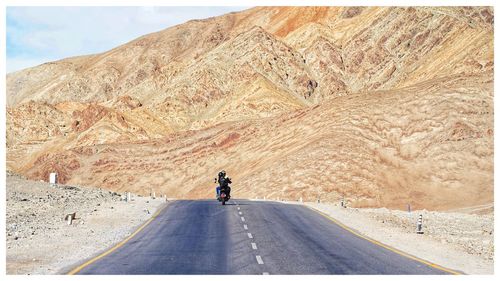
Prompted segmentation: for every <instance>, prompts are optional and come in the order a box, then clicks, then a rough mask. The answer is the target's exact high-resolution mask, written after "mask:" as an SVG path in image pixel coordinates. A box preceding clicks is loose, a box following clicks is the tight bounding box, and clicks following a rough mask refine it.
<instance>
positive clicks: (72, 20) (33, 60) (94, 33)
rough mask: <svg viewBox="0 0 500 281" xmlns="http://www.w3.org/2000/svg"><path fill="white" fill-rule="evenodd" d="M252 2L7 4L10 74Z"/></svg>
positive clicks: (7, 64)
mask: <svg viewBox="0 0 500 281" xmlns="http://www.w3.org/2000/svg"><path fill="white" fill-rule="evenodd" d="M247 8H248V7H228V6H223V7H48V6H47V7H6V35H7V40H6V49H7V50H6V51H7V55H6V58H7V60H6V69H7V73H9V72H13V71H17V70H20V69H24V68H27V67H31V66H36V65H39V64H42V63H45V62H49V61H54V60H59V59H63V58H67V57H71V56H79V55H87V54H95V53H101V52H104V51H107V50H110V49H112V48H114V47H117V46H119V45H121V44H124V43H127V42H129V41H131V40H133V39H135V38H137V37H139V36H141V35H145V34H148V33H151V32H155V31H159V30H162V29H165V28H168V27H170V26H173V25H176V24H180V23H184V22H186V21H188V20H191V19H203V18H208V17H213V16H218V15H222V14H226V13H229V12H234V11H240V10H244V9H247Z"/></svg>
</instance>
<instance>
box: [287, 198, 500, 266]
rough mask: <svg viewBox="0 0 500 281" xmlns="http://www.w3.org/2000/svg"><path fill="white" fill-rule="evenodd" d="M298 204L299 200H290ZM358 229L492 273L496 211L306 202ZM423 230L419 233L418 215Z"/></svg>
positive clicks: (438, 259) (434, 258)
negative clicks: (469, 211)
mask: <svg viewBox="0 0 500 281" xmlns="http://www.w3.org/2000/svg"><path fill="white" fill-rule="evenodd" d="M288 203H293V204H298V203H296V202H288ZM304 204H305V205H306V206H308V207H311V208H313V209H316V210H318V211H321V212H323V213H325V214H327V215H329V216H330V217H332V218H334V219H336V220H338V221H340V222H341V223H343V224H345V225H346V226H348V227H350V228H352V229H354V230H357V231H358V232H359V233H361V234H363V235H365V236H368V237H370V238H373V239H375V240H377V241H380V242H382V243H384V244H386V245H390V246H392V247H394V248H396V249H399V250H402V251H404V252H406V253H409V254H411V255H414V256H416V257H419V258H422V259H424V260H427V261H430V262H433V263H436V264H439V265H441V266H444V267H447V268H450V269H455V270H459V271H462V272H464V273H466V274H493V270H494V268H493V267H494V264H493V257H494V245H493V238H494V231H493V226H494V222H493V213H490V214H482V215H478V214H466V213H453V212H434V211H426V210H415V211H412V212H411V213H408V212H404V211H399V210H389V209H385V208H381V209H358V208H342V207H340V206H339V205H336V204H327V203H304ZM420 214H422V217H423V231H424V234H416V224H417V220H418V216H419V215H420Z"/></svg>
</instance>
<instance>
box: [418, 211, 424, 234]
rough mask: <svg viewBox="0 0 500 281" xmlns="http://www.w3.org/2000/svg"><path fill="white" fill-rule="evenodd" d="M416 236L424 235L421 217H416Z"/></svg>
mask: <svg viewBox="0 0 500 281" xmlns="http://www.w3.org/2000/svg"><path fill="white" fill-rule="evenodd" d="M417 234H424V231H423V230H422V215H419V216H418V221H417Z"/></svg>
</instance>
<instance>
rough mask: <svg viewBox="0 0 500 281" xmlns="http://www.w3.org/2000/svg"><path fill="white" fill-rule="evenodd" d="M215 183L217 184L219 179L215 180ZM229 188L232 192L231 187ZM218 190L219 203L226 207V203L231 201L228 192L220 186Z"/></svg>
mask: <svg viewBox="0 0 500 281" xmlns="http://www.w3.org/2000/svg"><path fill="white" fill-rule="evenodd" d="M214 180H215V182H217V179H214ZM228 188H229V191H230V187H229V186H228ZM215 190H216V193H217V201H219V202H221V203H222V205H226V202H227V201H229V198H230V197H229V196H228V195H227V193H226V190H221V188H220V187H219V186H217V188H216V189H215Z"/></svg>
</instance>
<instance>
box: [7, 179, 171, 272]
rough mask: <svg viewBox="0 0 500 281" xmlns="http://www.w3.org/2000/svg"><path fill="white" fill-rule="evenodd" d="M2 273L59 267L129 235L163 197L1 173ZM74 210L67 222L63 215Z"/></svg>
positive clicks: (67, 266) (61, 269) (57, 269)
mask: <svg viewBox="0 0 500 281" xmlns="http://www.w3.org/2000/svg"><path fill="white" fill-rule="evenodd" d="M6 191H7V192H6V200H7V212H6V217H7V218H6V240H7V274H58V273H65V271H68V270H69V269H71V267H72V266H74V265H76V264H77V263H78V262H81V261H83V260H85V259H88V258H90V257H92V256H93V255H95V254H96V253H98V252H99V251H102V250H104V249H106V248H108V247H110V246H112V245H114V244H116V243H117V242H119V241H121V240H123V239H124V238H125V237H127V236H128V235H130V234H131V233H132V232H133V230H134V229H135V228H136V227H137V226H138V225H140V224H141V223H142V222H144V221H146V220H147V219H149V218H150V217H151V216H152V215H153V214H154V212H155V211H156V210H157V209H158V208H160V207H161V206H163V203H164V202H165V200H162V199H159V198H157V199H154V200H153V199H151V198H149V197H137V196H132V199H133V200H131V202H128V203H127V202H126V201H125V200H124V199H125V197H124V196H123V195H122V194H118V193H114V192H109V191H104V190H100V189H97V188H96V189H91V188H85V187H75V186H65V185H60V186H57V187H52V186H51V185H50V184H47V183H44V182H36V181H29V180H25V179H24V178H22V177H20V176H17V175H12V174H8V175H7V190H6ZM73 212H76V219H75V220H74V221H73V223H72V224H71V225H68V224H67V222H66V221H64V217H65V215H66V214H68V213H73Z"/></svg>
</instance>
